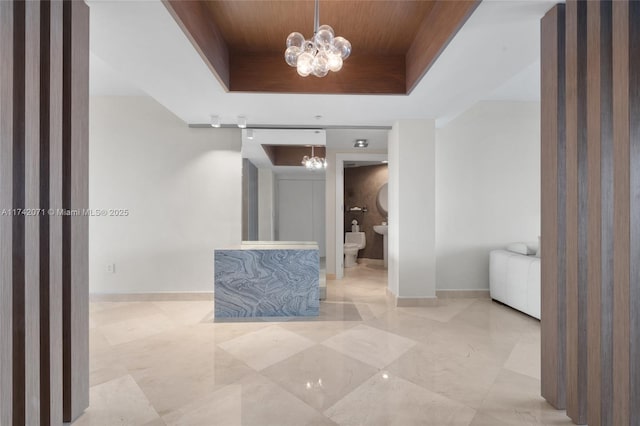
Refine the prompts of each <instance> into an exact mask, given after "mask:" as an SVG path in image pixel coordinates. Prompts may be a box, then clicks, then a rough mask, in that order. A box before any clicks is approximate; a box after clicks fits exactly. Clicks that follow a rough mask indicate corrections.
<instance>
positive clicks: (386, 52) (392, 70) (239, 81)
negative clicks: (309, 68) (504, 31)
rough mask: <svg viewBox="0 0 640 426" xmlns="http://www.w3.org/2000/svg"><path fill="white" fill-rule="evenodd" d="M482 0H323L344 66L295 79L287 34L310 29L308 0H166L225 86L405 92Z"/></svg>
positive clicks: (323, 14) (323, 10) (296, 90)
mask: <svg viewBox="0 0 640 426" xmlns="http://www.w3.org/2000/svg"><path fill="white" fill-rule="evenodd" d="M479 3H480V0H460V1H446V0H423V1H411V0H409V1H405V0H403V1H397V0H396V1H393V0H391V1H386V0H379V1H366V0H360V1H357V0H356V1H354V0H340V1H336V0H332V1H327V0H323V1H321V2H320V23H321V24H329V25H331V26H332V27H333V28H334V30H335V32H336V35H340V36H343V37H345V38H346V39H348V40H349V41H350V42H351V44H352V46H353V51H352V54H351V56H350V57H349V58H348V59H347V60H346V61H345V63H344V66H343V68H342V70H340V71H339V72H337V73H329V75H327V76H326V77H324V78H317V77H313V76H309V77H300V76H299V75H298V74H297V73H296V70H295V69H294V68H291V67H289V66H288V65H287V64H286V62H285V61H284V50H285V48H286V46H285V41H286V38H287V36H288V35H289V33H291V32H293V31H298V32H301V33H302V34H303V35H304V36H305V37H311V36H312V35H313V18H314V2H313V1H309V0H299V1H267V0H262V1H260V0H248V1H233V0H214V1H206V0H195V1H184V0H164V4H165V5H166V7H167V9H168V10H169V12H170V13H171V14H172V15H173V17H174V18H175V19H176V21H177V22H178V24H179V25H180V26H181V28H182V29H183V31H184V32H185V34H186V35H187V37H189V39H190V40H191V42H192V43H193V45H194V47H195V48H196V50H197V51H198V52H199V53H200V55H201V56H202V58H203V59H204V61H205V62H206V63H207V65H208V66H209V67H210V69H211V70H212V72H213V73H214V74H215V76H216V77H217V78H218V80H219V81H220V82H221V84H222V85H223V86H224V88H225V89H226V90H228V91H231V92H271V93H336V94H409V93H410V92H411V91H412V90H413V89H414V88H415V86H416V85H417V84H418V82H419V81H420V80H421V79H422V77H423V76H424V75H425V74H426V72H427V71H428V70H429V68H430V67H431V65H433V63H434V62H435V60H436V59H437V58H438V56H439V55H440V53H441V52H442V51H443V50H444V48H445V47H446V46H447V44H448V43H449V41H451V39H452V38H453V36H455V34H456V33H457V32H458V30H459V29H460V28H461V27H462V25H464V23H465V22H466V20H467V19H468V17H469V16H470V15H471V13H472V12H473V11H474V10H475V8H476V7H477V5H478V4H479Z"/></svg>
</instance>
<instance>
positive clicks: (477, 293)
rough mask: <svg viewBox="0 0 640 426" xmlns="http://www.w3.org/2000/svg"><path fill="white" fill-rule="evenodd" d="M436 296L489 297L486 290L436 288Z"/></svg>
mask: <svg viewBox="0 0 640 426" xmlns="http://www.w3.org/2000/svg"><path fill="white" fill-rule="evenodd" d="M436 296H438V297H439V298H442V299H489V289H486V290H436Z"/></svg>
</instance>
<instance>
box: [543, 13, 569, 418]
mask: <svg viewBox="0 0 640 426" xmlns="http://www.w3.org/2000/svg"><path fill="white" fill-rule="evenodd" d="M564 23H565V6H564V5H556V6H555V7H553V8H552V9H551V10H550V11H549V12H547V14H546V15H545V16H544V18H543V19H542V22H541V36H542V38H541V44H542V52H543V55H542V58H541V76H542V102H541V104H542V115H541V132H542V133H541V136H542V138H541V142H542V143H541V158H542V166H543V172H542V174H541V176H542V181H541V189H542V217H541V225H542V226H541V231H542V232H541V241H540V244H541V253H544V254H543V258H542V263H541V266H542V270H541V279H542V282H541V291H542V295H541V297H542V312H541V337H542V342H541V343H542V344H541V349H542V353H541V357H542V372H541V373H542V375H541V384H542V396H543V397H544V398H545V399H546V400H547V401H548V402H549V403H550V404H551V405H553V406H554V407H556V408H558V409H562V408H564V407H565V365H564V357H565V330H566V329H565V312H564V306H565V285H564V279H565V278H564V274H563V273H559V271H564V215H565V205H564V189H563V188H565V187H566V186H565V171H564V167H565V161H566V160H565V151H564V150H565V114H564V111H565V109H564V104H565V99H564V95H565V87H564V77H565V64H564V51H565V47H564V44H565V24H564Z"/></svg>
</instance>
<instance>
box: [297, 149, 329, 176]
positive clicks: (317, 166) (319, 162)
mask: <svg viewBox="0 0 640 426" xmlns="http://www.w3.org/2000/svg"><path fill="white" fill-rule="evenodd" d="M302 165H303V166H305V167H306V168H307V169H308V170H312V171H313V170H324V169H326V168H327V159H326V158H324V157H318V156H316V153H315V149H314V146H313V145H312V146H311V156H308V155H305V156H304V157H302Z"/></svg>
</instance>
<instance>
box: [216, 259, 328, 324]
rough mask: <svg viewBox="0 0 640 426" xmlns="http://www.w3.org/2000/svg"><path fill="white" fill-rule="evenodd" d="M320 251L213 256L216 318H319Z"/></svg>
mask: <svg viewBox="0 0 640 426" xmlns="http://www.w3.org/2000/svg"><path fill="white" fill-rule="evenodd" d="M319 268H320V259H319V252H318V250H317V249H302V250H301V249H285V248H283V249H246V248H245V249H240V250H216V251H215V291H214V299H215V317H216V318H234V317H290V316H302V317H304V316H317V315H318V314H319V308H320V302H319V276H320V270H319Z"/></svg>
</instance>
